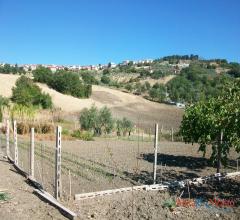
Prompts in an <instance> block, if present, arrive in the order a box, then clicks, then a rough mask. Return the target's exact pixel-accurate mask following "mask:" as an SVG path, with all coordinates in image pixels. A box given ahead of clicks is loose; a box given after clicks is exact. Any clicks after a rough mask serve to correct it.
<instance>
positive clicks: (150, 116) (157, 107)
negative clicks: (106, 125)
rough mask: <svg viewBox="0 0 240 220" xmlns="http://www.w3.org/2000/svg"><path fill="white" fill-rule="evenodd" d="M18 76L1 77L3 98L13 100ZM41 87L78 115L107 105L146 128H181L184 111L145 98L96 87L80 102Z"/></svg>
mask: <svg viewBox="0 0 240 220" xmlns="http://www.w3.org/2000/svg"><path fill="white" fill-rule="evenodd" d="M18 77H19V76H17V75H10V74H0V85H1V86H0V95H2V96H5V97H11V93H12V91H11V90H12V87H14V85H15V82H16V80H17V79H18ZM38 85H39V87H40V88H41V89H42V90H43V91H44V92H45V93H48V94H49V95H50V96H51V97H52V100H53V104H54V106H55V107H57V108H61V109H62V110H63V111H64V112H69V113H70V112H79V111H81V110H82V109H84V108H89V107H91V106H92V105H93V104H95V105H96V106H97V107H102V106H108V107H109V108H110V109H111V110H112V113H113V115H114V117H117V118H119V117H128V118H130V119H131V120H133V121H134V122H135V123H138V124H139V125H141V126H144V127H149V126H153V124H154V123H156V122H158V123H159V124H161V125H163V126H164V127H167V128H170V127H178V126H179V124H180V121H181V118H182V114H183V110H181V109H178V108H176V107H175V106H169V105H166V104H160V103H155V102H151V101H148V100H146V99H144V98H142V97H139V96H136V95H133V94H129V93H124V92H121V91H119V90H114V89H110V88H107V87H102V86H96V85H94V86H93V88H92V90H93V92H92V96H91V98H89V99H78V98H75V97H72V96H69V95H64V94H62V93H59V92H57V91H55V90H53V89H51V88H49V87H48V86H47V85H45V84H40V83H38Z"/></svg>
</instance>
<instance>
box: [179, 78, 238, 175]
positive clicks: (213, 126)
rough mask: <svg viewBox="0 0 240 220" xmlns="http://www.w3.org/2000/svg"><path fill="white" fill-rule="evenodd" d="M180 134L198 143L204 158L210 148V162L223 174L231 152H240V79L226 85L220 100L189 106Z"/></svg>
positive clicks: (186, 139) (189, 140)
mask: <svg viewBox="0 0 240 220" xmlns="http://www.w3.org/2000/svg"><path fill="white" fill-rule="evenodd" d="M180 132H181V134H182V136H183V139H184V141H185V142H187V143H198V144H199V145H200V147H199V151H202V152H203V155H204V156H205V153H206V149H207V147H209V146H211V147H212V154H211V158H210V159H211V161H212V162H213V164H215V165H216V166H217V172H220V168H221V164H223V165H226V163H227V159H228V154H229V151H230V149H231V148H234V149H235V150H236V152H238V153H239V152H240V80H236V81H234V82H233V83H231V84H228V85H226V87H225V88H224V89H223V90H222V92H221V94H220V95H219V96H218V97H216V98H211V99H209V100H207V101H200V102H197V103H195V104H193V105H190V106H188V107H187V108H186V110H185V114H184V116H183V120H182V123H181V128H180ZM221 134H222V135H221Z"/></svg>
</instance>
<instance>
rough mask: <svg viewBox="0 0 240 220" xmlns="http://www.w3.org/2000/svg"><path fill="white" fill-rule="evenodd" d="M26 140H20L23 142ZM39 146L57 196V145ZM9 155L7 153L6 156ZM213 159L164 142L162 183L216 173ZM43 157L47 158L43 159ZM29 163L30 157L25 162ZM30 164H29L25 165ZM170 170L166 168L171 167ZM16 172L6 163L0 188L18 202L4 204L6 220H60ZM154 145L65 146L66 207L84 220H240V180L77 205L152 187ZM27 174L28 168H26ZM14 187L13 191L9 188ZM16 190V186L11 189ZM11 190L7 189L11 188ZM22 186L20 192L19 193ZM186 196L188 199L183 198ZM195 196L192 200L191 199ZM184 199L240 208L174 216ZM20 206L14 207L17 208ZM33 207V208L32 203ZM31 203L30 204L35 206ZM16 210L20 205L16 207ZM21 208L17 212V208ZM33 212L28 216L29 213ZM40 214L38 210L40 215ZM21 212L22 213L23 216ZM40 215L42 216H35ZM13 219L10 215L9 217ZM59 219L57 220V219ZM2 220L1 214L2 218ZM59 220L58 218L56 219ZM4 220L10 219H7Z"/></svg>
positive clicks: (40, 171)
mask: <svg viewBox="0 0 240 220" xmlns="http://www.w3.org/2000/svg"><path fill="white" fill-rule="evenodd" d="M20 139H21V138H19V141H20ZM42 144H43V145H42V146H43V147H42V149H41V147H39V146H38V144H36V146H35V150H36V155H35V157H36V170H35V173H36V178H37V179H38V180H39V182H40V183H43V186H44V187H45V188H46V189H47V191H49V192H50V193H51V190H52V188H51V186H52V184H53V181H54V179H53V175H54V165H53V164H54V146H55V145H54V142H50V141H48V142H45V143H43V142H42ZM4 150H5V149H4V148H3V151H4ZM28 153H29V152H28V150H27V149H25V151H24V149H23V148H21V147H20V148H19V154H20V155H19V164H20V166H23V167H24V164H26V163H27V161H26V159H24V157H23V154H25V155H26V154H28ZM209 154H210V151H208V152H207V157H206V158H202V155H201V154H200V153H198V152H197V146H196V145H194V146H192V145H188V144H184V143H180V142H165V141H164V142H160V143H159V154H158V163H157V164H158V167H157V183H161V182H163V183H165V182H171V181H175V180H185V179H191V178H195V177H199V176H205V175H209V174H213V173H215V172H216V168H214V167H212V165H211V164H210V163H209ZM237 156H238V155H236V154H235V153H234V152H231V154H230V163H229V166H228V167H227V168H223V170H222V171H226V172H234V171H236V157H237ZM41 157H44V158H43V159H41ZM25 158H26V157H25ZM24 160H25V162H24ZM165 164H166V166H165ZM10 167H11V166H10V165H9V164H8V163H6V162H3V161H0V172H1V173H0V174H1V176H4V177H5V178H1V179H0V187H1V188H2V187H3V188H8V189H10V191H9V192H10V195H12V194H13V195H14V194H15V193H16V192H17V196H15V197H14V198H13V200H10V202H9V203H5V204H3V206H2V204H1V206H0V207H1V208H0V210H1V209H2V212H0V213H3V212H6V210H13V212H10V214H9V215H7V217H8V218H5V219H11V218H12V219H16V218H14V216H15V215H14V216H13V217H12V214H11V213H17V214H18V216H20V218H19V219H30V217H29V216H32V213H34V216H37V218H36V219H58V216H59V219H61V218H63V217H61V216H60V213H58V211H57V210H55V209H53V208H52V207H51V206H48V205H47V204H45V203H42V201H41V200H39V199H38V198H37V197H36V196H34V195H32V188H31V187H30V186H28V185H27V184H26V183H25V182H24V178H22V177H21V176H20V175H19V174H16V173H15V172H12V171H10V170H9V168H10ZM152 168H153V143H152V142H141V143H138V142H136V141H126V140H113V139H106V138H96V140H95V141H91V142H84V141H63V142H62V183H63V200H62V203H63V204H64V205H65V206H66V207H69V208H70V209H71V210H73V211H74V212H76V213H77V214H78V219H98V220H104V219H106V220H107V219H109V220H110V219H119V220H120V219H121V220H122V219H134V220H135V219H153V220H154V219H156V220H157V219H187V220H190V219H207V218H211V219H239V216H240V209H239V205H240V191H239V190H240V178H236V179H233V180H223V181H221V182H214V181H212V182H209V183H207V184H203V185H202V186H200V187H197V188H196V187H190V188H189V192H188V189H186V188H184V189H182V190H175V189H172V190H170V191H168V192H157V191H155V192H153V191H152V192H145V191H142V192H133V193H132V192H130V193H122V194H117V195H112V196H105V197H99V198H95V199H88V200H82V201H74V200H73V195H74V194H75V193H83V192H93V191H99V190H107V189H111V188H120V187H127V186H133V185H141V184H152ZM25 169H27V167H25ZM69 170H70V171H71V175H72V176H71V181H72V185H71V187H72V189H71V190H72V197H70V198H71V199H70V200H69V197H68V195H69V176H68V171H69ZM7 184H8V185H7ZM9 184H10V185H9ZM6 186H7V187H6ZM16 186H17V187H16ZM182 191H183V193H182ZM189 193H190V194H189ZM180 194H182V198H188V197H189V195H190V197H191V198H192V199H199V198H200V199H203V200H204V201H205V202H206V201H208V200H209V199H213V198H214V197H217V198H221V199H222V198H224V199H233V200H234V201H235V206H234V207H230V208H228V209H226V208H223V207H215V206H213V207H209V206H206V205H205V203H203V204H202V205H201V206H199V207H175V208H174V209H173V210H172V209H169V208H167V207H164V202H166V201H168V200H169V199H173V200H176V198H177V197H178V196H180ZM15 201H16V202H17V203H13V202H15ZM29 201H31V202H29ZM29 203H30V204H29ZM14 204H15V205H14ZM16 204H17V206H16ZM24 205H25V206H26V207H27V208H24V210H27V211H26V212H23V211H22V210H23V208H22V207H25V206H24ZM35 208H36V209H35ZM18 212H20V213H18ZM35 212H36V214H35ZM7 213H8V211H7ZM54 213H56V214H54ZM0 215H1V214H0ZM52 216H54V217H52ZM0 219H2V218H1V216H0ZM3 219H4V218H3Z"/></svg>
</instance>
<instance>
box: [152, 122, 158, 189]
mask: <svg viewBox="0 0 240 220" xmlns="http://www.w3.org/2000/svg"><path fill="white" fill-rule="evenodd" d="M157 148H158V124H156V125H155V140H154V164H153V184H156V176H157V152H158V149H157Z"/></svg>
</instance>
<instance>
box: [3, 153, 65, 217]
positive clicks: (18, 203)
mask: <svg viewBox="0 0 240 220" xmlns="http://www.w3.org/2000/svg"><path fill="white" fill-rule="evenodd" d="M0 158H1V159H0V190H1V189H6V190H7V191H6V192H7V193H8V194H9V196H10V200H9V201H7V202H1V201H0V219H1V220H23V219H24V220H28V219H29V220H31V219H34V220H35V219H36V220H38V219H39V220H52V219H56V220H57V219H58V220H61V219H66V218H65V217H63V216H62V215H61V213H59V211H58V210H57V209H55V208H54V207H52V206H50V205H49V204H47V203H45V202H43V201H42V200H40V199H39V198H38V197H37V196H36V195H34V194H33V187H31V186H29V185H28V184H27V183H26V182H25V178H23V177H22V176H21V175H19V174H18V173H16V171H15V169H14V167H13V166H12V165H11V164H9V163H8V162H7V161H6V160H5V159H3V155H2V154H0Z"/></svg>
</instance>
